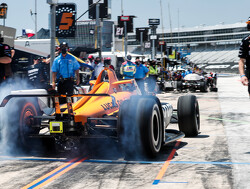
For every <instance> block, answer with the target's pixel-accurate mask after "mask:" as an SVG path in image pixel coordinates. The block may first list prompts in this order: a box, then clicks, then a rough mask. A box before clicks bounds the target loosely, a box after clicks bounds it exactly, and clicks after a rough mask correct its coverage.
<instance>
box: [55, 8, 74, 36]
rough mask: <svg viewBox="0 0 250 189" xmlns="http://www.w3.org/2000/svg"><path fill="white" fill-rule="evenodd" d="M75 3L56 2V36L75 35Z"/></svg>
mask: <svg viewBox="0 0 250 189" xmlns="http://www.w3.org/2000/svg"><path fill="white" fill-rule="evenodd" d="M75 18H76V5H75V4H72V3H71V4H67V3H64V4H58V5H57V7H56V37H63V38H66V37H75V30H76V26H75Z"/></svg>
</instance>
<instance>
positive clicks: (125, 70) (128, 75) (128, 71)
mask: <svg viewBox="0 0 250 189" xmlns="http://www.w3.org/2000/svg"><path fill="white" fill-rule="evenodd" d="M131 59H132V56H131V55H128V56H127V61H126V62H124V63H122V65H121V68H120V74H121V75H122V76H123V79H133V78H134V76H135V72H136V64H135V63H134V62H131Z"/></svg>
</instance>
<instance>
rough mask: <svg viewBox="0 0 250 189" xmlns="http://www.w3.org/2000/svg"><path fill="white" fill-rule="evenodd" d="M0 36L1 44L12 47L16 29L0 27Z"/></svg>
mask: <svg viewBox="0 0 250 189" xmlns="http://www.w3.org/2000/svg"><path fill="white" fill-rule="evenodd" d="M0 34H1V37H3V43H5V44H8V45H9V46H10V47H14V40H15V36H16V29H15V28H11V27H6V26H0Z"/></svg>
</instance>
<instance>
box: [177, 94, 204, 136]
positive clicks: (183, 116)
mask: <svg viewBox="0 0 250 189" xmlns="http://www.w3.org/2000/svg"><path fill="white" fill-rule="evenodd" d="M177 115H178V125H179V130H180V131H182V132H183V133H184V134H185V136H186V137H194V136H197V135H198V134H199V131H200V112H199V104H198V101H197V98H196V96H194V95H187V96H181V97H179V99H178V103H177Z"/></svg>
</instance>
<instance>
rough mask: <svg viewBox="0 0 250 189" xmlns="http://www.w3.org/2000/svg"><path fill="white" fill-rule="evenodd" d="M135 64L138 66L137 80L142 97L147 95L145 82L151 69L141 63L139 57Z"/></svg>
mask: <svg viewBox="0 0 250 189" xmlns="http://www.w3.org/2000/svg"><path fill="white" fill-rule="evenodd" d="M135 64H136V72H135V80H136V83H137V84H138V87H139V88H140V90H141V93H142V95H144V94H146V93H145V88H144V81H145V79H146V77H147V75H148V72H149V69H148V68H147V67H146V66H145V65H144V64H142V63H141V61H140V59H139V57H136V59H135Z"/></svg>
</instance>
